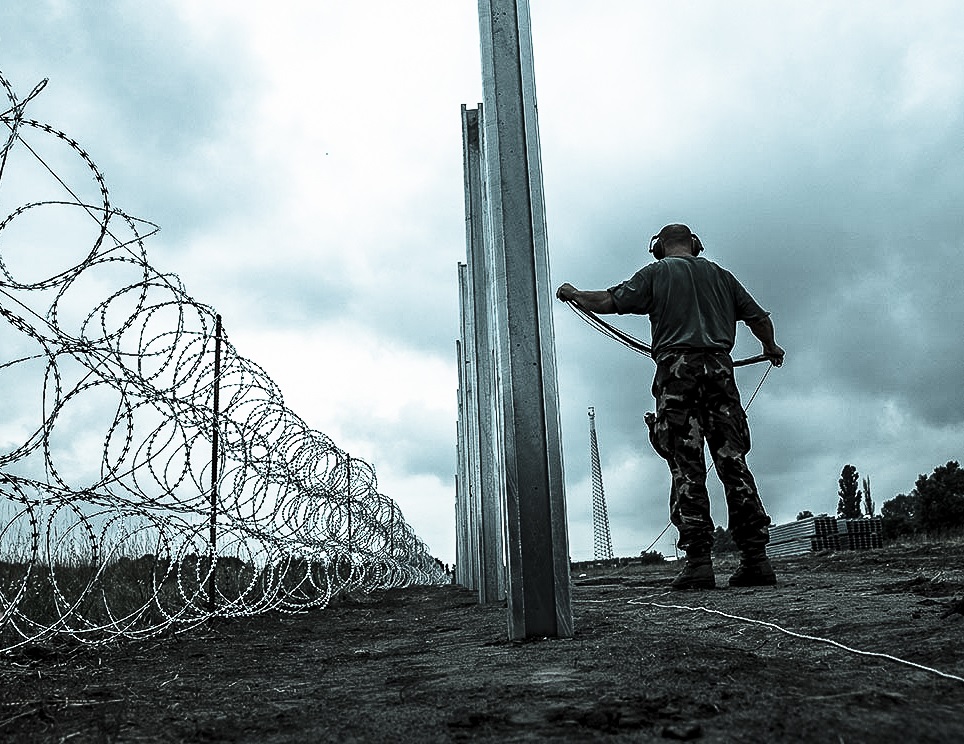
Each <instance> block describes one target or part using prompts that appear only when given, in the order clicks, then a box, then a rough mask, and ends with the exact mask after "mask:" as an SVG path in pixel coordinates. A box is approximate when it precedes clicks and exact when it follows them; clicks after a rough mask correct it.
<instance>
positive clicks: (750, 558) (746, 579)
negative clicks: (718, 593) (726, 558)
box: [730, 553, 777, 586]
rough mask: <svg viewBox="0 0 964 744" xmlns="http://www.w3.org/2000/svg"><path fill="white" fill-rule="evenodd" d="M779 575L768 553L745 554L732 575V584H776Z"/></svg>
mask: <svg viewBox="0 0 964 744" xmlns="http://www.w3.org/2000/svg"><path fill="white" fill-rule="evenodd" d="M776 583H777V575H776V573H774V571H773V566H771V565H770V560H769V559H768V558H767V555H766V553H752V554H744V555H743V557H742V558H741V559H740V567H739V568H737V569H736V573H734V574H733V575H732V576H731V577H730V586H774V585H775V584H776Z"/></svg>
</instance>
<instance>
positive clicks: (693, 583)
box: [670, 552, 716, 592]
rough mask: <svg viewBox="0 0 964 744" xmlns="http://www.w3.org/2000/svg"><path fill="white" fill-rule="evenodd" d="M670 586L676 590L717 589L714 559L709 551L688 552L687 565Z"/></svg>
mask: <svg viewBox="0 0 964 744" xmlns="http://www.w3.org/2000/svg"><path fill="white" fill-rule="evenodd" d="M670 587H671V588H672V589H673V590H674V591H678V592H680V591H688V590H690V589H716V577H715V576H714V575H713V561H712V560H711V559H710V554H709V553H696V554H692V553H689V552H687V554H686V565H685V566H683V570H682V571H680V572H679V576H677V577H676V578H675V579H673V583H672V584H670Z"/></svg>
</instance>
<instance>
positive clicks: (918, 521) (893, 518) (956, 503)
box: [880, 460, 964, 539]
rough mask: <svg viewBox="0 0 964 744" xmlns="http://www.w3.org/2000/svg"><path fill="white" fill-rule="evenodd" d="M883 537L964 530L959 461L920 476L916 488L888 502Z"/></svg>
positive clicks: (963, 476)
mask: <svg viewBox="0 0 964 744" xmlns="http://www.w3.org/2000/svg"><path fill="white" fill-rule="evenodd" d="M880 513H881V516H882V517H883V531H884V537H887V538H891V539H893V538H896V537H903V536H908V535H926V536H928V537H947V536H952V535H957V534H960V533H961V532H962V531H964V470H961V467H960V464H959V463H957V462H956V461H953V460H952V461H950V462H948V463H947V464H945V465H940V466H938V467H936V468H934V472H933V473H931V474H930V475H920V476H918V478H917V482H916V483H915V484H914V489H913V490H912V491H911V492H910V493H907V494H903V493H901V494H898V495H897V496H895V497H894V498H893V499H891V500H890V501H885V502H884V503H883V506H882V507H881V509H880Z"/></svg>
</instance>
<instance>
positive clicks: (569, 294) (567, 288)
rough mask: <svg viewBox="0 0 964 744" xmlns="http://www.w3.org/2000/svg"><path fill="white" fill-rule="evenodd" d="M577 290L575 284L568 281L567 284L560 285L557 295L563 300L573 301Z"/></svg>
mask: <svg viewBox="0 0 964 744" xmlns="http://www.w3.org/2000/svg"><path fill="white" fill-rule="evenodd" d="M576 291H577V290H576V288H575V287H574V286H572V285H571V284H570V283H569V282H566V283H565V284H560V285H559V289H557V290H556V297H557V298H558V299H560V300H562V301H563V302H571V301H572V300H574V299H575V297H576Z"/></svg>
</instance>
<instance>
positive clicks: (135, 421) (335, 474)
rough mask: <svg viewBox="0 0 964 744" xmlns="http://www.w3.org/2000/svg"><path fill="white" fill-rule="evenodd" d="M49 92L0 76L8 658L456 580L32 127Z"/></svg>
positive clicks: (69, 160) (69, 144)
mask: <svg viewBox="0 0 964 744" xmlns="http://www.w3.org/2000/svg"><path fill="white" fill-rule="evenodd" d="M45 85H46V80H44V81H43V82H41V83H40V84H39V85H37V86H36V87H35V88H34V89H33V90H32V91H31V92H30V94H29V95H27V96H26V97H24V98H23V99H22V100H21V99H18V97H17V96H16V94H15V93H14V91H13V88H12V86H11V85H10V83H9V82H8V81H7V79H6V78H5V77H4V76H3V74H2V73H0V87H2V89H3V92H4V93H5V95H6V98H7V105H6V106H4V105H3V104H0V109H5V110H3V112H2V114H0V122H2V128H0V133H4V134H5V135H6V136H5V141H4V143H3V146H2V150H0V210H2V211H0V214H6V217H4V218H3V220H2V221H0V650H10V649H13V648H16V647H17V646H21V645H24V644H27V643H35V642H38V641H41V640H44V639H55V640H63V641H69V642H78V641H79V642H83V643H90V644H96V643H104V642H108V641H111V640H114V639H117V638H131V639H138V638H146V637H150V636H153V635H156V634H158V633H161V632H165V631H170V630H174V631H180V630H184V629H188V628H191V627H193V626H195V625H197V624H199V623H202V622H204V621H206V620H208V619H209V618H211V617H213V616H219V617H225V616H235V615H247V614H254V613H261V612H266V611H269V610H280V611H286V612H293V611H301V610H306V609H308V608H312V607H322V606H325V605H326V604H327V603H328V602H329V601H330V600H331V598H332V597H334V596H336V595H337V594H338V593H341V592H346V591H351V590H363V591H370V590H372V589H374V588H389V587H400V586H407V585H411V584H415V583H441V582H443V581H446V580H447V577H446V574H445V572H444V570H443V567H442V565H441V563H439V562H438V561H437V560H436V559H435V558H433V557H432V556H431V555H430V553H429V550H428V547H427V546H426V545H425V544H424V543H423V542H422V540H421V539H420V538H419V537H418V536H417V535H416V534H415V532H414V531H413V530H412V528H411V527H410V526H409V525H408V524H407V522H406V521H405V520H404V518H403V516H402V513H401V510H400V509H399V508H398V506H397V505H396V504H395V503H394V502H393V501H392V500H391V499H389V498H388V497H386V496H384V495H383V494H381V493H379V491H378V484H377V480H376V477H375V471H374V469H373V468H372V467H371V465H369V464H368V463H366V462H364V461H362V460H359V459H357V458H352V457H350V456H349V455H348V454H347V453H346V452H345V451H343V450H341V449H340V448H339V447H337V446H336V445H335V444H334V443H333V442H332V441H331V439H329V438H328V437H327V436H325V435H324V434H323V433H321V432H319V431H316V430H313V429H311V428H310V427H309V426H308V425H307V424H306V423H305V422H304V421H303V420H302V419H301V418H299V417H298V416H297V415H296V414H295V413H293V412H292V411H291V410H290V409H288V408H287V407H286V406H285V404H284V399H283V397H282V395H281V391H280V390H279V389H278V387H277V385H276V384H275V383H274V381H273V380H272V379H271V378H270V377H269V376H268V374H267V373H266V372H265V371H264V370H263V369H262V368H261V367H260V366H259V365H258V364H256V363H255V362H253V361H251V360H250V359H246V358H244V357H242V356H241V355H240V354H239V353H238V351H237V349H236V348H235V347H234V346H233V345H232V344H231V343H230V341H229V340H228V338H227V335H226V333H225V332H224V331H223V329H222V327H221V322H220V317H219V316H218V315H217V313H216V312H215V310H214V309H213V308H211V307H209V306H207V305H204V304H202V303H200V302H198V301H196V300H195V299H193V298H192V297H191V296H190V295H189V294H188V293H187V291H186V290H185V288H184V286H183V285H182V283H181V281H180V279H179V278H178V277H177V276H176V275H175V274H172V273H165V272H160V271H158V270H157V269H155V268H154V267H153V266H151V264H150V263H149V261H148V258H147V251H146V247H145V240H146V239H147V238H149V237H150V236H152V235H153V234H154V233H155V232H156V231H157V230H158V227H157V226H156V225H154V224H153V223H150V222H147V221H145V220H141V219H137V218H134V217H131V216H129V215H127V214H125V213H124V212H123V211H121V210H120V209H118V208H116V207H115V206H113V205H112V203H111V200H110V196H109V192H108V189H107V184H106V181H105V179H104V177H103V175H102V174H101V172H100V171H99V170H98V168H97V166H96V165H95V164H94V161H93V159H92V158H91V157H90V156H89V155H88V154H87V152H85V151H84V149H83V148H82V147H81V146H80V145H79V144H78V143H77V142H76V141H75V140H73V139H71V138H70V137H69V136H67V135H66V134H65V133H63V132H61V131H59V130H57V129H55V128H53V127H52V126H50V125H49V124H45V123H42V122H39V121H36V120H33V119H29V118H27V117H26V116H25V109H26V107H27V104H28V103H30V101H32V100H33V99H34V98H35V97H36V96H37V95H38V94H39V93H40V92H41V91H42V90H43V88H44V86H45ZM52 162H54V163H56V165H57V168H56V170H55V168H54V167H53V166H52V165H51V163H52ZM65 170H67V171H71V174H70V177H62V176H61V175H58V172H61V173H62V172H64V171H65ZM83 176H87V177H86V178H84V177H83ZM12 185H13V188H11V186H12ZM14 189H16V193H17V194H18V195H16V196H12V194H14ZM22 191H25V192H27V193H28V196H27V197H26V198H23V197H21V196H19V193H20V192H22ZM11 199H12V202H11ZM92 298H95V299H92ZM212 497H213V498H212Z"/></svg>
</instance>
